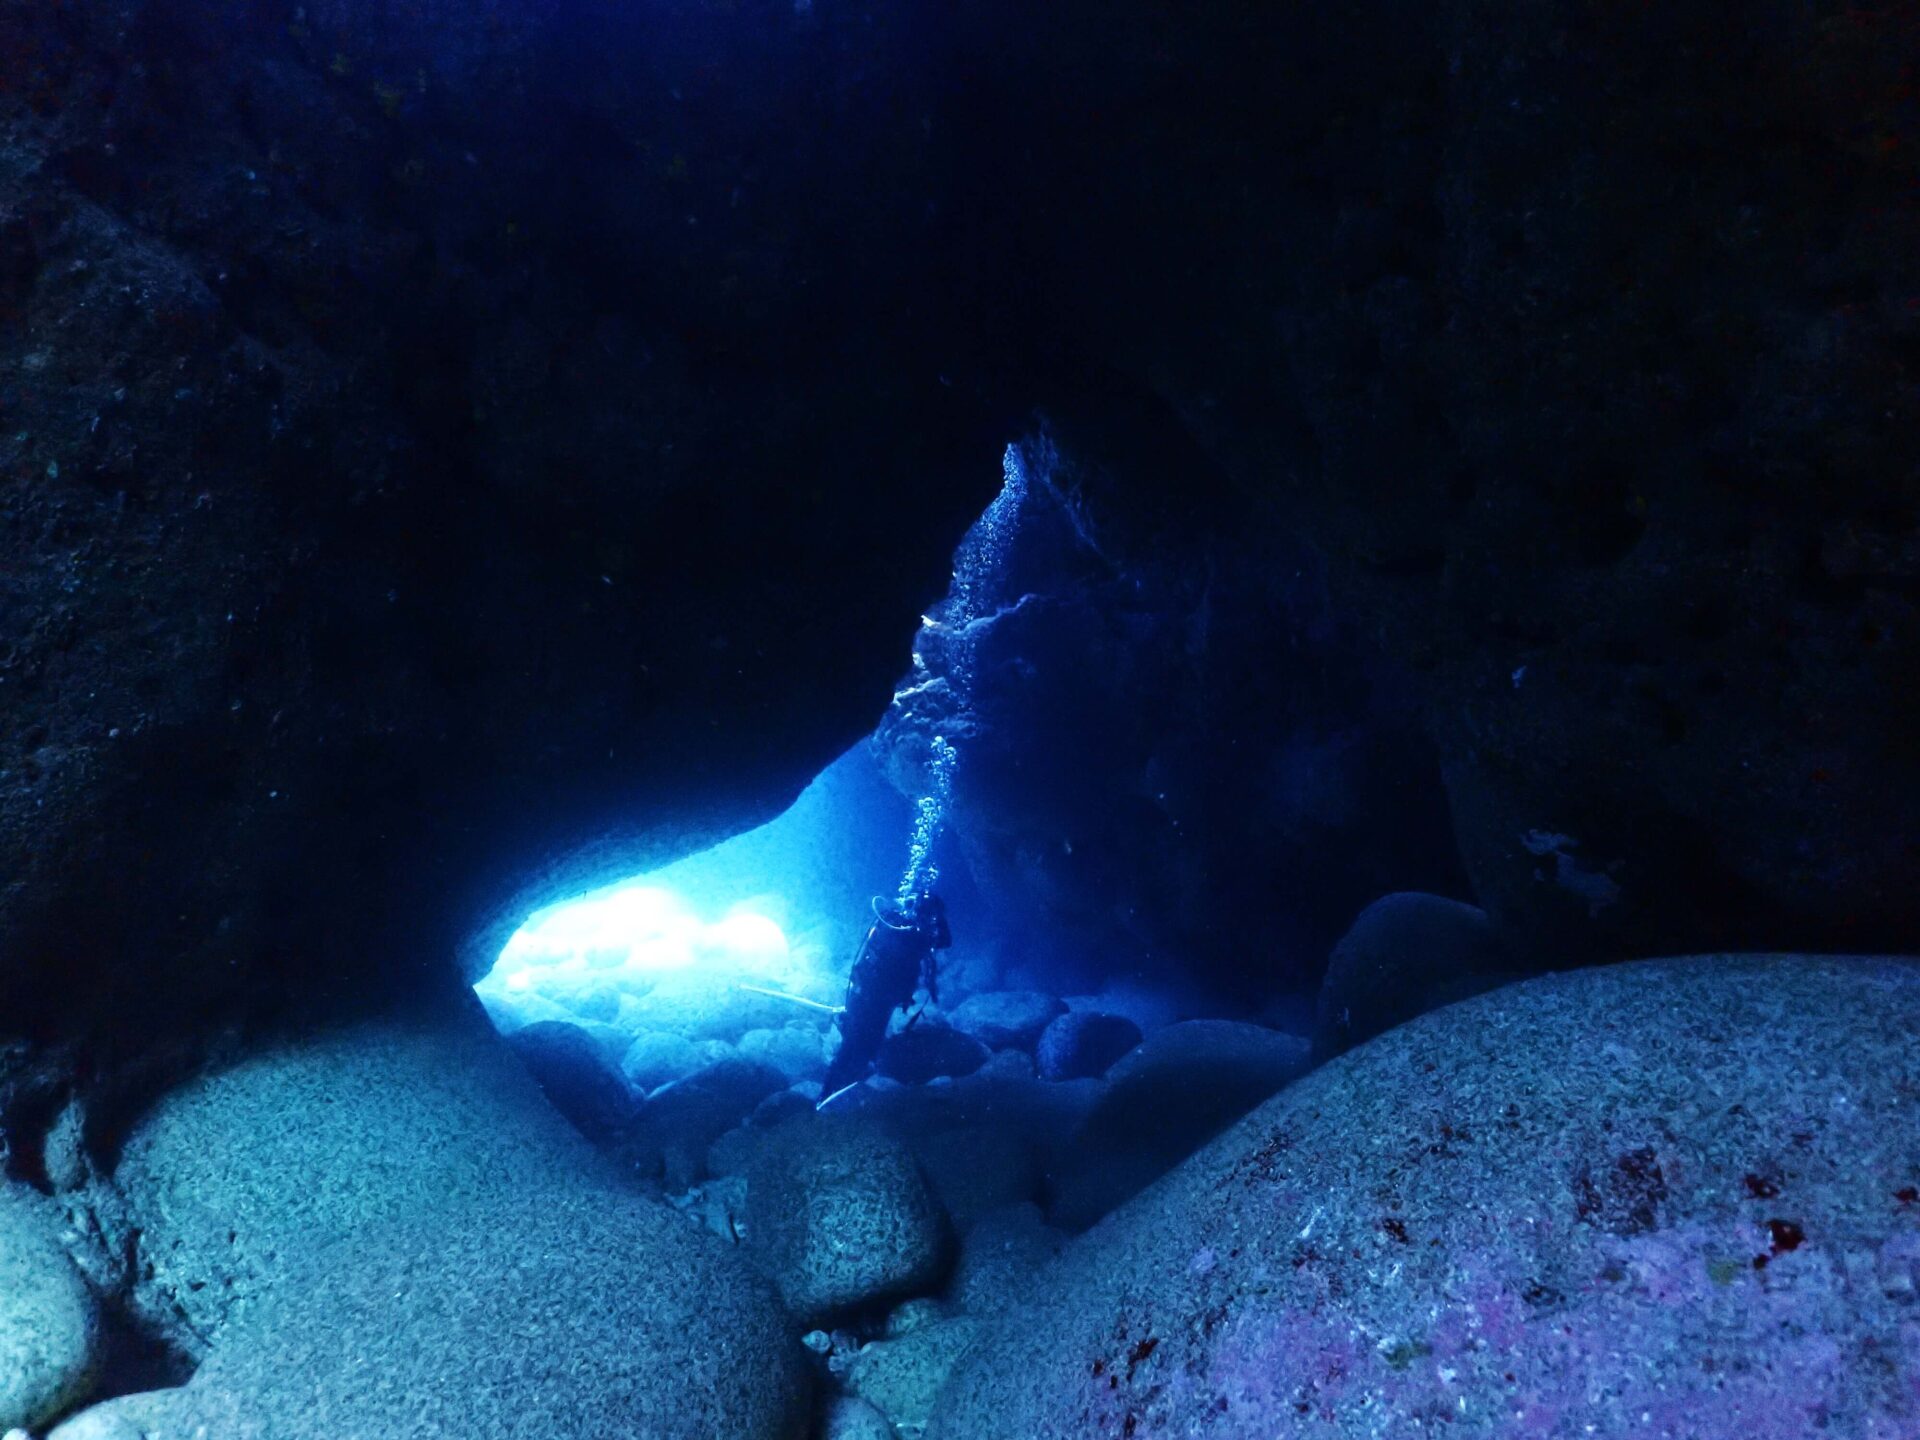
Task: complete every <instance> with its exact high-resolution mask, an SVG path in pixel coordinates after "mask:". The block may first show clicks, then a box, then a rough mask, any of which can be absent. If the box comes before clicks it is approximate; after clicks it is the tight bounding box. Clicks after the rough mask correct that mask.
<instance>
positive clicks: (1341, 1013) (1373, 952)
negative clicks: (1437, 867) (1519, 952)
mask: <svg viewBox="0 0 1920 1440" xmlns="http://www.w3.org/2000/svg"><path fill="white" fill-rule="evenodd" d="M1515 969H1516V964H1515V961H1514V958H1513V956H1512V955H1511V954H1509V953H1508V951H1507V948H1506V946H1505V945H1504V944H1502V942H1501V940H1500V937H1499V936H1498V935H1497V934H1496V933H1495V932H1494V928H1493V925H1492V922H1490V921H1489V920H1488V919H1487V914H1486V912H1485V911H1484V910H1480V909H1477V908H1475V907H1474V906H1472V905H1463V904H1461V903H1460V902H1459V901H1458V900H1443V899H1441V898H1440V897H1439V896H1438V895H1422V894H1419V893H1417V892H1413V891H1406V892H1402V893H1400V894H1397V895H1383V896H1382V897H1381V898H1380V899H1378V900H1376V901H1374V902H1373V903H1372V904H1371V905H1369V906H1367V908H1366V909H1364V910H1362V911H1361V912H1360V916H1359V918H1358V919H1356V920H1355V921H1354V922H1353V926H1352V928H1351V929H1349V930H1348V931H1347V933H1346V935H1345V937H1344V938H1343V939H1342V940H1341V941H1340V943H1339V944H1338V945H1336V946H1335V947H1334V950H1333V956H1332V958H1331V959H1329V960H1328V961H1327V974H1326V978H1325V979H1324V980H1323V981H1322V982H1321V985H1320V999H1319V1003H1318V1005H1317V1006H1316V1008H1315V1015H1314V1025H1313V1058H1314V1060H1315V1062H1316V1063H1318V1062H1320V1061H1325V1060H1331V1059H1332V1058H1333V1057H1334V1056H1336V1055H1339V1054H1342V1053H1344V1052H1345V1051H1347V1050H1351V1049H1352V1048H1353V1047H1354V1046H1355V1045H1359V1044H1363V1043H1364V1042H1366V1041H1368V1040H1371V1039H1372V1038H1373V1037H1374V1036H1376V1035H1380V1034H1383V1033H1385V1032H1386V1031H1388V1030H1391V1029H1392V1028H1393V1027H1394V1026H1396V1025H1402V1024H1405V1023H1406V1022H1407V1021H1409V1020H1411V1019H1413V1018H1414V1016H1416V1015H1424V1014H1426V1013H1427V1011H1429V1010H1437V1009H1439V1008H1440V1007H1441V1006H1442V1005H1450V1004H1452V1003H1453V1002H1454V1001H1455V1000H1464V999H1466V998H1467V997H1468V996H1470V995H1478V994H1479V993H1480V992H1481V991H1483V990H1491V989H1492V988H1493V987H1494V986H1496V985H1501V984H1504V983H1506V982H1507V981H1508V980H1511V979H1514V978H1515V974H1514V972H1515Z"/></svg>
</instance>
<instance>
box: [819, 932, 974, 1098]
mask: <svg viewBox="0 0 1920 1440" xmlns="http://www.w3.org/2000/svg"><path fill="white" fill-rule="evenodd" d="M952 943H953V937H952V935H951V934H950V933H949V932H948V930H947V912H946V907H945V906H943V905H942V904H941V903H940V902H939V900H937V899H935V898H934V897H932V896H929V897H928V898H927V899H925V900H923V901H921V902H920V904H919V906H918V907H917V909H916V911H915V912H914V913H913V914H911V915H909V914H908V913H907V912H905V911H903V910H901V909H899V908H898V907H896V906H888V907H886V908H885V909H882V910H880V911H879V912H878V915H877V918H876V919H875V920H874V922H873V928H872V929H871V930H869V931H867V938H866V939H865V940H864V941H863V942H862V943H861V946H860V953H859V955H858V956H856V957H855V959H854V962H853V970H852V973H850V974H849V975H848V977H847V1004H846V1009H844V1010H843V1011H841V1013H840V1050H839V1053H838V1054H836V1055H835V1056H834V1057H833V1064H832V1065H831V1066H830V1067H828V1070H827V1079H826V1086H825V1089H824V1090H823V1092H822V1093H823V1094H824V1095H825V1096H827V1097H831V1096H833V1095H834V1094H836V1093H838V1092H839V1091H841V1090H844V1089H845V1088H846V1087H847V1086H849V1085H851V1084H853V1083H854V1082H855V1081H857V1080H864V1079H865V1078H866V1076H867V1072H868V1071H870V1070H871V1069H872V1068H873V1061H874V1057H875V1056H876V1055H878V1054H879V1053H880V1042H881V1041H882V1040H885V1039H886V1038H887V1022H888V1021H890V1020H891V1019H892V1018H893V1012H894V1011H895V1010H898V1009H900V1008H901V1007H902V1006H904V1005H907V1004H910V1003H911V1002H912V1000H913V992H914V988H915V987H916V986H917V985H919V984H920V981H921V978H922V976H925V977H926V978H927V981H928V989H929V990H931V989H932V975H933V952H934V951H936V950H944V949H946V948H947V947H948V946H949V945H951V944H952Z"/></svg>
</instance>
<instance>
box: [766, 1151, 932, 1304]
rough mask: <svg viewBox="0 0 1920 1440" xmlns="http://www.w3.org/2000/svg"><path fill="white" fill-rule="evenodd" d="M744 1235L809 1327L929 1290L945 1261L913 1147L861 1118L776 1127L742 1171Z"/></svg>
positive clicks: (930, 1195) (928, 1192)
mask: <svg viewBox="0 0 1920 1440" xmlns="http://www.w3.org/2000/svg"><path fill="white" fill-rule="evenodd" d="M747 1239H748V1244H749V1247H750V1250H751V1252H752V1254H753V1255H754V1257H755V1258H756V1259H757V1260H758V1261H759V1263H760V1264H761V1265H762V1266H763V1267H764V1268H765V1270H766V1271H767V1273H768V1274H769V1275H770V1276H772V1278H773V1280H774V1282H775V1283H776V1284H777V1285H778V1286H779V1287H780V1293H781V1295H782V1296H784V1297H785V1299H786V1302H787V1306H788V1308H789V1309H791V1310H792V1311H793V1314H794V1317H795V1318H796V1319H798V1320H799V1321H801V1322H802V1323H803V1324H807V1325H820V1324H825V1323H828V1322H831V1321H833V1320H836V1319H839V1318H842V1317H844V1316H846V1315H848V1314H851V1313H853V1312H855V1311H858V1310H861V1309H864V1308H867V1307H870V1306H873V1305H875V1304H877V1303H879V1302H881V1301H886V1300H897V1299H900V1298H903V1297H905V1296H910V1295H915V1294H925V1293H928V1292H930V1291H932V1290H934V1289H936V1288H937V1287H938V1286H939V1283H940V1281H941V1279H942V1277H943V1276H944V1275H945V1274H946V1271H947V1265H948V1262H949V1260H950V1258H951V1233H950V1229H949V1226H948V1221H947V1217H946V1215H945V1213H944V1212H943V1211H942V1210H941V1208H940V1204H939V1201H937V1200H936V1199H935V1198H934V1196H933V1193H932V1191H931V1190H929V1189H928V1187H927V1183H926V1180H925V1179H924V1177H923V1176H922V1175H921V1173H920V1167H919V1166H918V1165H917V1164H916V1163H915V1161H914V1158H913V1154H912V1152H911V1151H909V1150H908V1149H907V1148H906V1147H905V1146H904V1145H902V1144H900V1143H899V1142H898V1141H895V1140H892V1139H889V1138H888V1137H886V1136H885V1135H884V1134H882V1133H881V1132H880V1131H879V1130H878V1129H877V1128H875V1127H873V1126H871V1125H869V1124H866V1123H862V1122H861V1121H858V1120H845V1121H835V1120H829V1119H822V1120H820V1121H818V1122H816V1123H811V1124H809V1123H804V1122H803V1123H801V1124H797V1125H788V1126H786V1127H784V1128H783V1129H781V1130H778V1131H776V1132H774V1134H773V1135H772V1136H771V1137H770V1138H769V1141H768V1143H767V1144H766V1146H764V1147H763V1148H762V1150H761V1151H760V1153H759V1154H758V1155H756V1156H755V1157H754V1159H753V1162H752V1163H751V1164H750V1166H749V1167H748V1169H747Z"/></svg>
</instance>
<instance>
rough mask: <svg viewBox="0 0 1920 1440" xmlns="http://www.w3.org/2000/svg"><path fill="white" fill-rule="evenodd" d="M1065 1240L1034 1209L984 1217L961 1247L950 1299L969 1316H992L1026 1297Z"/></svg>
mask: <svg viewBox="0 0 1920 1440" xmlns="http://www.w3.org/2000/svg"><path fill="white" fill-rule="evenodd" d="M1066 1239H1067V1237H1066V1235H1065V1234H1063V1233H1062V1232H1061V1231H1058V1230H1055V1229H1054V1228H1053V1227H1052V1226H1050V1225H1048V1224H1047V1222H1046V1220H1045V1219H1044V1218H1042V1216H1041V1214H1040V1207H1039V1206H1038V1205H1034V1204H1019V1205H1010V1206H1008V1207H1007V1208H1006V1209H1004V1210H996V1211H994V1212H993V1213H992V1214H991V1215H983V1216H981V1217H980V1219H979V1220H978V1221H977V1222H976V1223H975V1224H974V1226H973V1228H972V1229H970V1230H968V1231H967V1233H966V1237H965V1238H964V1239H963V1240H962V1241H961V1242H960V1254H959V1257H958V1258H957V1259H956V1260H955V1261H954V1264H953V1278H952V1280H951V1281H950V1282H949V1283H948V1286H947V1298H948V1299H949V1300H951V1301H952V1302H953V1304H955V1305H957V1306H958V1307H959V1308H960V1309H962V1310H964V1311H966V1312H967V1313H968V1314H970V1315H981V1316H986V1317H992V1316H995V1315H998V1314H1000V1313H1001V1312H1002V1311H1004V1310H1007V1309H1010V1308H1012V1306H1014V1305H1015V1304H1017V1303H1018V1302H1019V1301H1020V1300H1021V1299H1023V1298H1024V1291H1025V1289H1026V1287H1027V1286H1028V1285H1030V1284H1031V1283H1032V1281H1033V1277H1034V1275H1035V1273H1036V1272H1037V1271H1038V1270H1039V1269H1040V1267H1041V1266H1043V1265H1045V1264H1046V1263H1047V1262H1048V1261H1049V1260H1052V1259H1053V1258H1054V1257H1055V1256H1056V1255H1058V1254H1059V1253H1060V1249H1061V1247H1062V1246H1063V1245H1064V1244H1065V1243H1066Z"/></svg>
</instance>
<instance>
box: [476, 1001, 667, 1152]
mask: <svg viewBox="0 0 1920 1440" xmlns="http://www.w3.org/2000/svg"><path fill="white" fill-rule="evenodd" d="M507 1043H508V1045H509V1046H511V1047H512V1049H513V1052H514V1054H516V1055H518V1056H519V1057H520V1063H521V1064H522V1065H525V1066H526V1067H527V1073H528V1074H529V1075H531V1076H532V1077H533V1079H534V1083H535V1084H537V1085H538V1086H539V1087H540V1091H541V1093H542V1094H543V1095H545V1096H546V1097H547V1100H548V1101H549V1102H550V1103H551V1104H552V1106H553V1108H554V1109H556V1110H558V1111H559V1112H560V1113H561V1114H562V1115H564V1116H566V1117H567V1119H569V1120H571V1121H572V1122H573V1124H574V1126H575V1128H577V1129H578V1130H579V1131H580V1133H581V1134H582V1135H585V1136H586V1137H587V1138H588V1139H589V1140H598V1139H604V1138H606V1137H607V1136H609V1135H612V1134H613V1133H615V1132H616V1131H618V1130H619V1129H620V1128H621V1127H622V1126H623V1125H625V1124H626V1123H627V1122H628V1121H630V1120H632V1119H633V1115H634V1110H635V1108H636V1106H635V1102H634V1095H633V1091H632V1090H631V1089H630V1088H629V1087H628V1085H627V1082H626V1079H625V1077H624V1076H622V1075H621V1073H620V1072H619V1070H617V1069H615V1068H614V1065H613V1063H612V1061H610V1060H609V1059H608V1058H607V1052H606V1047H605V1046H604V1045H602V1044H601V1043H600V1042H599V1041H598V1040H596V1039H594V1038H593V1036H591V1035H589V1034H588V1033H587V1032H586V1031H585V1030H583V1029H581V1028H580V1027H579V1026H578V1025H570V1024H568V1023H567V1022H566V1021H564V1020H542V1021H539V1022H537V1023H535V1024H532V1025H528V1026H526V1027H525V1028H524V1029H521V1030H516V1031H514V1033H513V1034H512V1035H511V1036H510V1037H508V1040H507Z"/></svg>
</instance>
